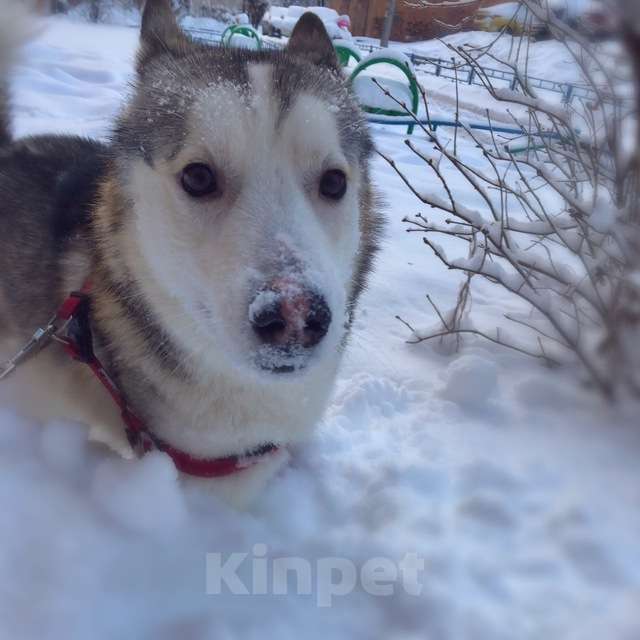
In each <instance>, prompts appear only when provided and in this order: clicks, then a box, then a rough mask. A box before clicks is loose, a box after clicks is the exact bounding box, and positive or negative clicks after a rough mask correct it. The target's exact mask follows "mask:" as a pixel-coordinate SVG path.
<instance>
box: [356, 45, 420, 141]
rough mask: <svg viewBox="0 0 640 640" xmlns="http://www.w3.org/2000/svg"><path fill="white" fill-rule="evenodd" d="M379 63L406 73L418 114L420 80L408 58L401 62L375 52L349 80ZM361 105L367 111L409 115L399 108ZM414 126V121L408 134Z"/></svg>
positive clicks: (408, 128)
mask: <svg viewBox="0 0 640 640" xmlns="http://www.w3.org/2000/svg"><path fill="white" fill-rule="evenodd" d="M377 64H389V65H392V66H394V67H396V68H397V69H400V71H402V73H404V75H405V76H406V78H407V80H408V82H409V90H410V91H411V112H412V113H413V114H414V115H415V116H417V115H418V109H419V107H420V91H419V90H418V81H417V80H416V76H415V74H414V73H413V71H412V70H411V67H410V65H409V61H408V60H407V62H401V61H400V60H398V59H397V58H392V57H385V56H384V55H380V54H378V53H376V54H374V57H369V58H365V59H364V60H362V61H361V62H360V63H359V64H358V66H357V67H356V68H355V69H354V70H353V73H352V74H351V76H350V78H349V81H350V82H351V83H353V81H354V79H355V78H356V76H358V75H360V74H361V73H362V72H363V71H364V70H365V69H368V68H369V67H373V66H374V65H377ZM381 84H382V86H384V83H381ZM361 106H362V109H363V110H364V111H365V112H366V113H371V114H375V115H383V116H395V117H401V116H402V117H406V116H407V114H406V112H405V111H400V109H399V108H398V109H381V108H379V107H372V106H370V105H367V104H361ZM414 128H415V124H414V123H412V124H410V125H409V126H408V127H407V134H408V135H411V134H412V133H413V130H414Z"/></svg>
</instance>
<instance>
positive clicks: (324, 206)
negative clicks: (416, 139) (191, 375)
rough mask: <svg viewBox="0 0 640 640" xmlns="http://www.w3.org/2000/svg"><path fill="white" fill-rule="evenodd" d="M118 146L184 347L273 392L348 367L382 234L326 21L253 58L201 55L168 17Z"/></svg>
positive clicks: (306, 23)
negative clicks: (279, 384)
mask: <svg viewBox="0 0 640 640" xmlns="http://www.w3.org/2000/svg"><path fill="white" fill-rule="evenodd" d="M147 4H148V5H149V4H152V3H147ZM115 144H116V148H118V149H120V154H119V155H120V157H121V161H120V168H121V175H122V176H125V175H126V176H127V177H126V180H125V182H126V190H127V195H128V196H129V198H130V199H131V200H132V201H133V204H134V207H133V210H134V211H135V216H136V220H135V225H134V228H135V233H136V239H137V246H139V248H140V252H141V256H142V258H143V259H144V262H145V263H146V265H147V267H148V269H149V271H150V273H151V274H152V277H153V279H154V281H155V283H156V284H157V286H158V288H159V289H160V290H161V291H162V294H163V296H164V297H165V306H164V308H165V311H166V310H167V309H169V310H170V311H169V316H170V317H165V321H166V322H168V323H169V324H170V325H171V326H172V328H173V331H174V333H176V332H177V334H178V335H180V336H181V339H182V340H183V343H184V344H185V345H187V346H188V347H189V348H190V349H191V350H193V351H196V352H199V353H201V354H203V356H204V358H205V359H206V358H207V357H209V356H210V361H209V362H208V365H209V366H210V367H211V368H213V369H214V370H216V369H217V370H223V369H224V370H228V369H229V367H232V368H236V369H239V370H240V371H241V372H242V373H243V375H246V373H247V372H248V371H251V372H254V373H256V374H258V375H259V376H269V377H271V378H272V379H274V380H275V379H278V380H286V379H287V378H290V377H291V376H298V377H299V376H309V375H313V371H314V370H315V369H318V368H320V369H322V365H323V363H325V364H329V363H331V364H333V363H335V362H337V359H338V353H339V350H340V348H341V345H342V344H343V343H344V340H345V337H346V333H347V331H348V327H349V324H350V315H351V311H352V309H353V305H354V303H355V300H356V298H357V296H358V294H359V292H360V290H361V288H362V285H363V281H364V275H365V273H366V271H367V270H368V267H369V263H370V258H371V255H372V254H373V252H374V249H375V242H376V228H377V219H376V218H375V214H374V213H373V207H372V203H371V190H370V186H369V180H368V160H369V156H370V154H371V152H372V144H371V140H370V138H369V135H368V132H367V128H366V126H365V123H364V122H363V119H362V115H361V113H360V111H359V109H358V107H357V105H356V103H355V101H354V99H353V97H352V95H351V93H350V92H349V91H348V89H347V88H346V86H345V82H344V79H343V77H342V75H341V73H340V71H339V69H338V64H337V61H336V58H335V54H334V51H333V47H332V44H331V42H330V40H329V39H328V37H327V36H326V33H325V32H324V28H323V26H322V24H321V23H320V22H319V20H317V19H316V18H315V17H314V16H310V17H305V18H304V19H302V20H301V21H300V24H299V25H298V28H297V29H296V32H295V33H294V35H293V36H292V38H291V41H290V43H289V46H288V49H287V51H285V52H278V53H252V52H247V51H237V50H235V51H234V50H224V49H221V48H217V47H215V48H214V47H208V46H204V45H202V44H197V43H194V42H191V41H189V40H188V39H187V38H186V37H185V36H184V35H183V34H182V33H181V32H180V31H179V30H178V27H177V26H176V24H175V20H174V18H173V16H172V14H171V13H170V12H169V11H167V10H166V7H165V3H164V2H161V3H157V4H156V5H155V8H153V9H152V10H147V11H146V12H145V16H144V21H143V30H142V49H141V52H140V55H139V60H138V83H137V87H136V93H135V96H134V99H133V101H132V104H131V105H130V107H129V109H128V110H127V112H126V113H125V114H124V115H123V117H122V118H121V121H120V123H119V126H118V128H117V131H116V134H115ZM165 315H166V314H165ZM325 368H332V367H325ZM281 374H284V375H281Z"/></svg>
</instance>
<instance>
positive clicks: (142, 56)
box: [136, 0, 187, 73]
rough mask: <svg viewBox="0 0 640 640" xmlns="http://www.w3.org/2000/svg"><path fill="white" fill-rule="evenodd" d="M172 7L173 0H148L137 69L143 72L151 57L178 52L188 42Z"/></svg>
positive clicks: (143, 17)
mask: <svg viewBox="0 0 640 640" xmlns="http://www.w3.org/2000/svg"><path fill="white" fill-rule="evenodd" d="M186 40H187V39H186V37H185V35H184V33H183V32H182V31H181V30H180V27H179V26H178V23H177V21H176V17H175V16H174V15H173V10H172V9H171V0H146V2H145V3H144V11H143V13H142V28H141V29H140V49H139V51H138V57H137V61H136V69H137V70H138V73H141V72H142V71H143V69H144V66H145V64H147V62H149V60H151V58H153V57H155V56H157V55H159V54H161V53H167V52H177V51H179V50H180V49H181V48H182V46H183V45H184V44H185V42H186Z"/></svg>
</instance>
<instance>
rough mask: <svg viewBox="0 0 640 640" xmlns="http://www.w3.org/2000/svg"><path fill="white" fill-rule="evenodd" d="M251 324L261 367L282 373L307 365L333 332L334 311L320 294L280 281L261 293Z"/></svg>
mask: <svg viewBox="0 0 640 640" xmlns="http://www.w3.org/2000/svg"><path fill="white" fill-rule="evenodd" d="M249 320H250V322H251V328H252V330H253V333H254V334H255V336H256V337H257V339H258V341H259V343H260V347H259V350H258V364H259V365H260V366H261V367H262V368H263V369H267V370H269V371H273V372H276V373H282V372H288V371H293V370H295V369H299V368H302V367H303V366H304V365H305V363H306V360H307V359H308V357H309V355H310V354H311V351H312V350H313V349H314V348H315V347H316V346H318V345H319V344H320V342H321V341H322V339H323V338H324V337H325V336H326V335H327V332H328V331H329V326H330V325H331V310H330V309H329V305H328V304H327V302H326V300H325V298H324V297H323V296H322V295H321V294H319V293H318V292H317V291H314V290H313V289H311V288H309V287H305V286H303V285H301V284H299V283H297V282H295V281H294V282H292V281H289V280H286V279H278V280H275V281H274V282H272V283H270V284H269V285H268V286H266V287H263V288H262V289H260V290H259V291H258V293H257V294H256V296H255V297H254V299H253V301H252V303H251V305H250V307H249Z"/></svg>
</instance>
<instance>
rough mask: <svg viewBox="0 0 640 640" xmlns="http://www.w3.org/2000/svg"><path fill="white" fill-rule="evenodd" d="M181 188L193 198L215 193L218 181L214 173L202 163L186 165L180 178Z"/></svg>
mask: <svg viewBox="0 0 640 640" xmlns="http://www.w3.org/2000/svg"><path fill="white" fill-rule="evenodd" d="M180 184H182V188H183V189H184V190H185V191H186V192H187V193H188V194H189V195H190V196H193V197H194V198H201V197H202V196H206V195H209V194H211V193H216V192H217V191H218V180H217V179H216V174H215V171H214V170H213V169H212V168H211V167H210V166H208V165H206V164H203V163H202V162H194V163H193V164H188V165H187V166H186V167H185V168H184V169H183V170H182V175H181V176H180Z"/></svg>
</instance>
